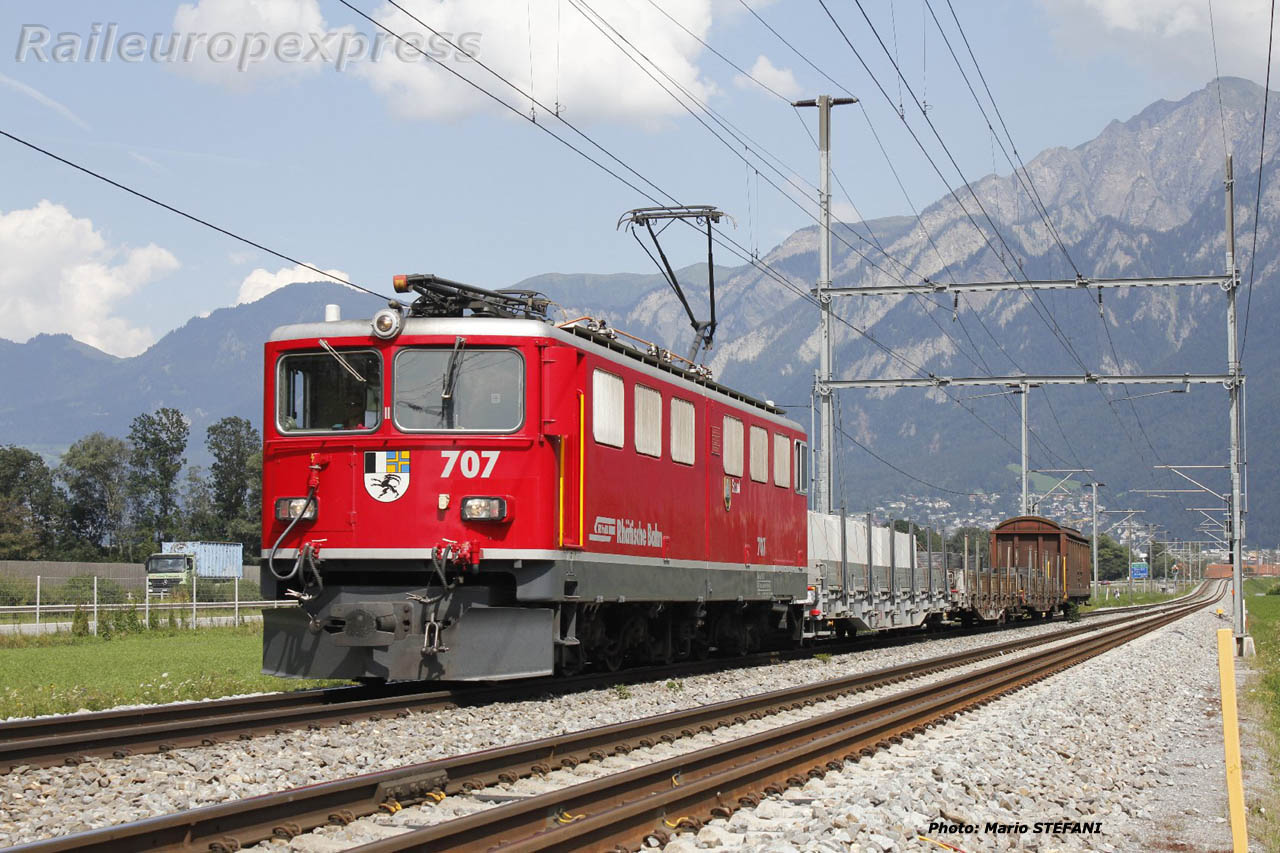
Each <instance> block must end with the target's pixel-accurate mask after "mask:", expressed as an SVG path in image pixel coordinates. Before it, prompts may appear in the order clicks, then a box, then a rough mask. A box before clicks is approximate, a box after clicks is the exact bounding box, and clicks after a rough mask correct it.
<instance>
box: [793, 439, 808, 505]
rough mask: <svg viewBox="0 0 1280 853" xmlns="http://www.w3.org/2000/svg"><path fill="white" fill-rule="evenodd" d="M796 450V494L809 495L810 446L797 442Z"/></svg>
mask: <svg viewBox="0 0 1280 853" xmlns="http://www.w3.org/2000/svg"><path fill="white" fill-rule="evenodd" d="M795 448H796V464H795V466H794V470H795V472H796V492H797V494H801V495H807V494H808V493H809V445H807V444H805V443H804V442H803V441H797V442H796V444H795Z"/></svg>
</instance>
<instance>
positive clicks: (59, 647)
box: [0, 624, 347, 719]
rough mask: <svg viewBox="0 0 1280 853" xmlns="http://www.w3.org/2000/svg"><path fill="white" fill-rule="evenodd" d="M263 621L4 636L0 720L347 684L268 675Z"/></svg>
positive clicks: (0, 647)
mask: <svg viewBox="0 0 1280 853" xmlns="http://www.w3.org/2000/svg"><path fill="white" fill-rule="evenodd" d="M261 665H262V627H261V625H257V624H255V625H245V626H241V627H238V628H201V629H198V630H186V631H173V632H170V631H145V632H142V633H138V634H129V635H126V636H116V637H113V638H112V639H110V640H103V639H99V638H97V637H72V636H70V635H68V634H55V635H49V636H41V637H28V636H15V637H0V719H4V718H5V717H14V716H21V717H29V716H32V715H36V714H65V713H70V712H73V711H80V710H91V711H96V710H101V709H103V708H110V707H112V706H115V705H131V704H144V703H153V702H175V701H179V700H189V699H211V698H216V697H219V696H228V695H233V694H237V693H257V692H263V691H271V690H298V689H301V688H304V687H323V686H331V685H339V684H345V683H347V682H340V681H299V680H295V679H283V678H273V677H271V676H267V675H262V674H260V673H259V671H258V670H259V669H260V668H261Z"/></svg>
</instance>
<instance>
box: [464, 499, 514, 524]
mask: <svg viewBox="0 0 1280 853" xmlns="http://www.w3.org/2000/svg"><path fill="white" fill-rule="evenodd" d="M506 519H507V502H506V500H505V499H504V498H463V499H462V520H463V521H506Z"/></svg>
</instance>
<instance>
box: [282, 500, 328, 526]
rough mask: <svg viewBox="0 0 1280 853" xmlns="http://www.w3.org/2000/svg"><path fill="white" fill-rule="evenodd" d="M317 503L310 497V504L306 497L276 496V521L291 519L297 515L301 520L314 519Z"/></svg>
mask: <svg viewBox="0 0 1280 853" xmlns="http://www.w3.org/2000/svg"><path fill="white" fill-rule="evenodd" d="M319 503H320V502H319V501H318V500H316V499H315V498H312V500H311V502H310V505H308V502H307V499H306V498H277V499H276V521H293V520H294V519H295V518H299V517H301V518H302V520H303V521H315V520H316V507H317V506H318V505H319Z"/></svg>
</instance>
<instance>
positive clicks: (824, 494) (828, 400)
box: [791, 95, 858, 514]
mask: <svg viewBox="0 0 1280 853" xmlns="http://www.w3.org/2000/svg"><path fill="white" fill-rule="evenodd" d="M857 102H858V99H857V98H833V97H831V96H830V95H819V96H818V97H817V98H809V99H808V100H804V101H794V102H793V103H792V104H791V106H793V107H817V108H818V175H819V178H820V186H819V189H818V220H819V227H818V286H817V288H816V289H815V291H814V295H815V296H817V298H818V310H819V311H821V312H822V325H821V334H820V344H819V347H818V380H817V391H818V404H819V412H820V414H819V418H818V420H819V424H820V426H821V432H820V433H819V434H818V438H819V441H820V442H821V443H820V444H819V447H818V454H817V455H818V476H817V484H816V485H817V488H816V489H815V490H814V491H815V492H816V494H815V495H814V509H815V510H816V511H818V512H821V513H827V514H830V513H831V504H832V498H831V496H832V494H833V493H834V488H833V483H832V465H831V455H832V449H833V447H834V445H835V442H834V441H832V435H831V430H832V428H833V427H834V425H835V399H834V398H833V396H832V394H831V386H830V384H829V383H830V382H831V375H832V372H831V294H830V292H829V291H830V289H831V108H832V107H837V106H841V105H843V104H856V103H857Z"/></svg>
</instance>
